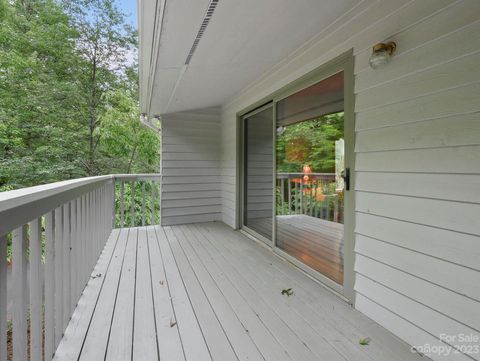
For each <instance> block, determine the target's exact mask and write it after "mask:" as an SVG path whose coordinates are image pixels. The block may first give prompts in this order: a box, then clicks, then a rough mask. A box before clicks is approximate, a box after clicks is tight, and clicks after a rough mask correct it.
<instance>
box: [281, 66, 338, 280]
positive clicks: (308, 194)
mask: <svg viewBox="0 0 480 361" xmlns="http://www.w3.org/2000/svg"><path fill="white" fill-rule="evenodd" d="M343 84H344V78H343V72H339V73H337V74H335V75H333V76H331V77H329V78H327V79H324V80H322V81H320V82H318V83H316V84H314V85H311V86H309V87H307V88H305V89H303V90H300V91H298V92H296V93H294V94H292V95H290V96H288V97H286V98H284V99H282V100H279V101H278V102H277V103H276V151H277V153H276V179H277V181H276V187H277V193H278V194H279V196H278V197H277V202H276V245H277V247H279V248H280V249H282V250H283V251H285V252H286V253H288V254H289V255H291V256H292V257H294V258H295V259H297V260H299V261H300V262H302V263H304V264H305V265H307V266H309V267H310V268H312V269H313V270H315V271H318V272H320V273H321V274H322V275H324V276H326V277H328V278H329V279H331V280H333V281H334V282H335V283H337V284H339V285H342V284H343V278H344V274H343V265H344V258H343V240H344V225H343V220H344V202H343V199H344V189H345V182H344V179H343V178H342V175H344V173H345V163H344V161H345V140H344V104H343V97H344V91H343Z"/></svg>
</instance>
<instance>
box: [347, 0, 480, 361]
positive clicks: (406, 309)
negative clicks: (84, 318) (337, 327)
mask: <svg viewBox="0 0 480 361" xmlns="http://www.w3.org/2000/svg"><path fill="white" fill-rule="evenodd" d="M439 10H440V11H438V12H437V13H434V14H432V16H430V17H428V18H426V19H425V20H424V21H422V22H419V23H417V24H411V26H410V27H408V26H407V27H406V28H405V29H404V30H402V31H400V32H399V33H396V34H383V35H386V36H380V38H379V39H383V38H389V37H390V36H391V35H393V36H392V38H393V40H395V41H397V45H398V53H397V54H396V56H395V57H394V58H393V59H392V62H391V63H390V64H388V65H387V66H386V67H385V68H383V69H380V70H377V71H374V70H372V69H370V68H368V66H367V63H366V62H367V60H368V57H367V56H366V55H368V53H369V52H368V51H366V52H363V53H362V54H361V55H359V56H358V57H357V59H356V60H357V62H356V79H355V96H356V102H355V115H356V144H355V152H356V166H355V168H356V186H355V190H356V229H355V231H356V246H355V252H356V263H355V271H356V273H357V275H356V282H355V290H356V291H357V302H356V307H357V308H358V309H359V310H361V311H363V312H365V313H366V314H367V315H368V316H370V317H371V318H373V319H374V320H376V321H377V322H380V323H382V324H383V325H384V326H385V327H386V328H389V329H390V330H392V331H393V332H395V333H397V334H398V335H399V336H400V337H402V338H403V339H405V340H406V341H407V342H409V343H410V344H412V345H414V346H421V345H424V344H426V343H428V344H431V345H441V344H442V342H441V341H440V340H439V339H438V338H439V335H440V334H442V333H444V334H451V335H459V334H479V331H480V315H479V313H478V310H479V309H480V287H479V282H480V263H479V259H480V223H479V221H478V220H479V218H478V215H479V214H480V198H479V193H478V190H479V189H480V102H479V99H480V71H479V64H480V51H479V50H478V49H480V37H479V36H478V34H479V33H480V21H479V19H480V3H479V2H475V1H468V0H467V1H460V2H457V3H456V4H454V5H453V6H449V7H446V8H444V9H439ZM475 14H476V16H475ZM405 25H408V24H407V23H405ZM420 32H428V34H430V35H429V36H426V35H425V34H421V35H420V38H421V40H418V39H417V37H418V36H419V33H420ZM413 335H414V337H413ZM452 344H454V343H452ZM429 356H430V357H431V358H433V359H444V358H443V357H441V356H438V355H429ZM450 357H451V358H450V359H452V360H457V359H458V360H464V359H469V358H468V357H466V356H465V355H463V354H455V355H451V356H450ZM470 357H471V358H473V359H480V355H479V354H472V355H470Z"/></svg>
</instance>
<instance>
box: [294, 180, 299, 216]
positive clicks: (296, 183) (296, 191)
mask: <svg viewBox="0 0 480 361" xmlns="http://www.w3.org/2000/svg"><path fill="white" fill-rule="evenodd" d="M294 203H295V206H294V207H295V209H294V212H293V213H294V214H297V213H298V182H295V202H294Z"/></svg>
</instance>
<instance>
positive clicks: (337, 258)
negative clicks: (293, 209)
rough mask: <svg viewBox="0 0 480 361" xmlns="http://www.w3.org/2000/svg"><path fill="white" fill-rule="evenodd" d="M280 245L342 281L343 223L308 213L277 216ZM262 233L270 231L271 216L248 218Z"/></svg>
mask: <svg viewBox="0 0 480 361" xmlns="http://www.w3.org/2000/svg"><path fill="white" fill-rule="evenodd" d="M276 222H277V240H276V245H277V247H279V248H281V249H283V250H284V251H285V252H287V253H288V254H290V255H291V256H293V257H295V258H297V259H298V260H299V261H301V262H303V263H305V264H306V265H307V266H309V267H311V268H313V269H314V270H316V271H318V272H320V273H322V274H324V275H325V276H327V277H329V278H330V279H332V280H334V281H335V282H337V283H338V284H343V224H341V223H336V222H330V221H326V220H324V219H320V218H315V217H311V216H307V215H302V214H296V215H284V216H277V217H276ZM249 226H250V227H251V228H252V229H253V230H255V231H257V232H259V233H260V234H264V235H266V234H271V232H272V231H271V230H272V219H271V218H257V219H249Z"/></svg>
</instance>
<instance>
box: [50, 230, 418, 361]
mask: <svg viewBox="0 0 480 361" xmlns="http://www.w3.org/2000/svg"><path fill="white" fill-rule="evenodd" d="M94 273H95V274H98V273H102V276H101V277H99V278H95V279H92V280H91V281H90V282H89V285H87V287H86V289H85V291H84V294H83V295H82V298H81V300H80V302H79V306H78V307H77V309H76V310H75V313H74V317H72V321H71V322H70V324H69V326H68V328H67V331H66V337H65V338H64V339H62V341H61V343H60V346H59V349H58V351H57V355H56V360H78V359H88V360H92V361H96V360H120V361H122V360H132V359H133V360H149V361H155V360H159V359H160V360H169V361H175V360H179V361H197V360H214V361H225V360H232V361H235V360H239V361H240V360H258V361H261V360H264V361H269V360H271V361H277V360H294V361H295V360H298V361H303V360H312V361H313V360H325V361H327V360H328V361H335V360H338V361H343V360H355V361H357V360H365V361H377V360H378V361H380V360H386V359H389V360H415V359H417V358H419V356H418V355H414V354H412V353H411V352H410V350H409V347H408V346H407V345H406V344H404V343H403V342H402V341H399V340H398V339H397V338H395V337H394V336H393V335H391V334H390V333H388V332H387V331H385V330H384V329H383V328H381V327H380V326H378V325H376V324H375V323H373V322H372V321H371V320H369V319H368V318H366V317H365V316H363V315H361V314H360V313H359V312H357V311H355V310H353V309H352V308H351V307H350V306H348V305H347V304H346V303H345V302H344V301H343V300H341V299H339V298H337V297H336V296H334V295H333V294H332V293H331V292H330V291H328V290H326V289H325V288H324V287H322V286H321V285H319V284H317V283H316V282H314V281H312V280H311V279H310V278H309V277H307V276H306V275H304V274H303V273H302V272H301V271H299V270H298V269H296V268H295V267H294V266H293V265H291V264H290V263H287V262H286V261H283V260H281V259H280V258H278V257H277V256H276V255H274V254H273V253H272V252H270V251H268V250H267V249H265V247H263V246H261V245H259V244H257V243H256V242H254V241H252V240H251V239H249V238H247V237H245V236H244V235H242V234H241V233H239V232H235V231H233V230H231V229H230V228H228V227H227V226H225V225H224V224H222V223H218V222H211V223H203V224H195V225H182V226H170V227H160V226H149V227H139V228H129V229H128V228H125V229H121V230H115V231H114V232H113V233H112V236H111V237H110V240H109V242H107V245H106V247H105V249H104V251H103V252H102V255H101V258H100V260H99V264H98V265H97V266H96V268H95V271H94ZM286 287H292V288H293V289H294V295H293V296H290V297H286V296H283V295H281V290H282V288H286ZM360 337H371V338H372V342H371V344H370V345H369V346H367V347H362V346H360V345H359V344H358V341H359V338H360Z"/></svg>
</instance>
